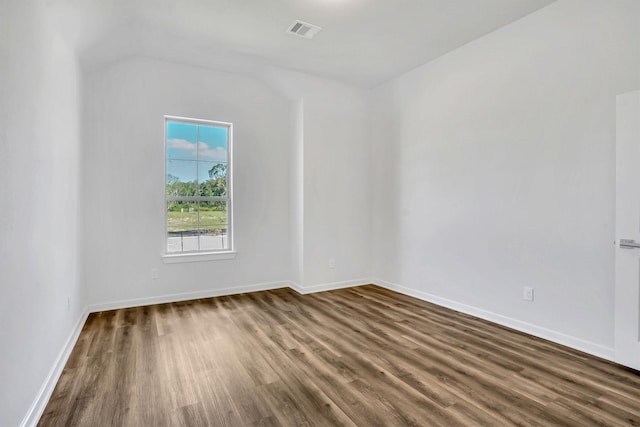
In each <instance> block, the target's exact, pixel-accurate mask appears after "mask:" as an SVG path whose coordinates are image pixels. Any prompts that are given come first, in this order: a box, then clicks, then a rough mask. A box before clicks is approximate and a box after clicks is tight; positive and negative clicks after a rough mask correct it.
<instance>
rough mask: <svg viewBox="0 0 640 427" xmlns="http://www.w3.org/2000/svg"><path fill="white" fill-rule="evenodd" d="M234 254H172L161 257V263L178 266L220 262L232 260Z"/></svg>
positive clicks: (230, 252) (227, 252)
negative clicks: (189, 263) (187, 263)
mask: <svg viewBox="0 0 640 427" xmlns="http://www.w3.org/2000/svg"><path fill="white" fill-rule="evenodd" d="M235 257H236V252H234V251H226V252H200V253H189V254H172V255H163V256H162V262H164V263H165V264H178V263H183V262H201V261H222V260H225V259H234V258H235Z"/></svg>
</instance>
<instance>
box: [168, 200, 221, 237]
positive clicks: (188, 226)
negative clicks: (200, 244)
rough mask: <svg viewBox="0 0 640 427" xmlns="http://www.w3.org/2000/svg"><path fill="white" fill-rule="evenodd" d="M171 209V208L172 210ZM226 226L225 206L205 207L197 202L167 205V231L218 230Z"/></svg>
mask: <svg viewBox="0 0 640 427" xmlns="http://www.w3.org/2000/svg"><path fill="white" fill-rule="evenodd" d="M172 209H173V210H172ZM226 228H227V210H226V208H225V207H220V208H206V207H202V206H201V207H200V210H199V211H198V206H197V203H185V204H184V206H182V207H174V208H172V207H169V208H168V211H167V231H168V232H170V233H171V232H179V231H197V230H203V231H204V230H219V231H220V232H222V231H223V230H226Z"/></svg>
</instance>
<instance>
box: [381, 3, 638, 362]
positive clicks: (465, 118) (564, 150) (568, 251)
mask: <svg viewBox="0 0 640 427" xmlns="http://www.w3.org/2000/svg"><path fill="white" fill-rule="evenodd" d="M639 17H640V2H637V1H634V0H612V1H600V0H561V1H558V2H556V3H554V4H552V5H550V6H548V7H546V8H544V9H542V10H540V11H538V12H535V13H533V14H532V15H529V16H527V17H525V18H523V19H521V20H519V21H517V22H515V23H513V24H511V25H509V26H507V27H504V28H502V29H500V30H498V31H495V32H493V33H491V34H489V35H487V36H485V37H483V38H481V39H478V40H476V41H474V42H472V43H470V44H468V45H466V46H464V47H462V48H460V49H457V50H455V51H453V52H451V53H449V54H447V55H445V56H443V57H441V58H439V59H437V60H435V61H433V62H431V63H428V64H426V65H424V66H422V67H420V68H417V69H415V70H413V71H412V72H410V73H408V74H406V75H404V76H402V77H400V78H397V79H395V80H393V81H391V82H389V83H387V84H385V85H383V86H381V87H379V88H377V89H375V90H374V91H373V92H372V96H371V116H372V135H373V144H374V148H373V160H372V165H373V171H374V176H375V177H374V188H375V189H376V192H375V198H374V202H373V212H374V217H373V218H374V225H373V227H374V256H373V265H374V266H375V267H374V275H375V276H377V277H379V278H381V279H384V280H386V281H389V282H392V283H397V284H399V285H402V286H405V287H407V288H410V289H413V290H414V291H418V292H422V293H424V294H425V295H430V296H431V297H434V298H435V299H441V301H446V300H449V301H452V302H455V303H460V304H464V305H467V306H470V307H472V308H473V309H474V310H475V311H477V312H482V311H484V312H486V313H490V314H495V315H497V317H500V316H504V317H502V319H503V320H504V321H506V322H507V323H511V324H519V325H526V324H530V325H533V326H534V327H533V329H534V330H538V331H542V332H544V330H545V329H546V330H547V332H549V333H543V334H546V335H547V336H552V335H554V334H556V333H557V334H556V336H557V337H558V336H560V337H561V336H565V337H571V339H573V341H572V344H574V345H578V346H582V347H583V348H588V349H590V350H591V351H596V352H597V351H599V350H602V352H604V353H608V354H610V349H611V347H612V346H613V277H614V271H613V247H614V246H613V240H614V195H615V179H614V178H615V174H614V172H615V171H614V166H615V156H614V150H615V98H616V94H619V93H623V92H627V91H630V90H632V89H636V88H638V87H640V25H638V24H639V21H640V19H639ZM523 286H532V287H534V288H535V302H533V303H529V302H525V301H523V299H522V288H523ZM511 320H513V321H514V322H512V321H511ZM581 340H582V341H583V342H581Z"/></svg>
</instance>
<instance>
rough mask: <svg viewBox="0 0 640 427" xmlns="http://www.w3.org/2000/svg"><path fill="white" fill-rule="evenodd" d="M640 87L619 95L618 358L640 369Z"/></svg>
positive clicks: (617, 211) (616, 309)
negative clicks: (627, 242) (630, 244)
mask: <svg viewBox="0 0 640 427" xmlns="http://www.w3.org/2000/svg"><path fill="white" fill-rule="evenodd" d="M622 239H632V240H634V241H635V242H639V243H640V90H637V91H634V92H629V93H625V94H621V95H618V96H617V98H616V249H615V252H616V255H615V272H616V277H615V311H614V313H615V327H614V329H615V331H614V332H615V333H614V336H615V360H616V362H618V363H620V364H622V365H625V366H628V367H631V368H634V369H638V370H640V248H636V249H625V248H621V247H620V244H621V240H622Z"/></svg>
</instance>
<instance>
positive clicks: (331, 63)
mask: <svg viewBox="0 0 640 427" xmlns="http://www.w3.org/2000/svg"><path fill="white" fill-rule="evenodd" d="M553 1H555V0H49V1H48V4H49V11H50V13H51V16H52V17H53V22H54V23H55V24H56V25H58V26H59V27H60V29H61V31H62V33H63V35H64V36H65V38H67V39H68V40H69V41H70V42H71V43H72V44H73V45H74V47H76V48H77V50H78V52H79V56H80V58H81V61H82V63H83V64H84V66H85V67H87V68H88V69H96V68H100V67H102V66H105V65H107V64H109V63H111V62H113V61H117V60H119V59H122V58H125V57H128V56H132V55H145V56H153V57H158V58H162V59H167V60H172V61H178V62H183V63H188V64H194V65H201V66H207V67H213V68H219V69H224V70H230V71H236V72H247V73H255V72H259V71H260V70H261V69H264V68H265V67H268V66H277V67H282V68H288V69H293V70H298V71H302V72H306V73H310V74H315V75H319V76H323V77H327V78H332V79H335V80H339V81H343V82H346V83H350V84H353V85H356V86H360V87H373V86H376V85H378V84H380V83H382V82H384V81H386V80H389V79H391V78H393V77H395V76H397V75H399V74H402V73H404V72H406V71H409V70H411V69H412V68H415V67H416V66H418V65H421V64H424V63H426V62H428V61H430V60H432V59H434V58H437V57H438V56H441V55H443V54H444V53H446V52H448V51H451V50H453V49H455V48H457V47H459V46H461V45H464V44H466V43H468V42H470V41H472V40H474V39H477V38H478V37H481V36H483V35H484V34H487V33H489V32H491V31H493V30H495V29H497V28H499V27H502V26H504V25H506V24H509V23H511V22H513V21H515V20H517V19H519V18H521V17H523V16H525V15H527V14H529V13H531V12H533V11H535V10H538V9H540V8H542V7H544V6H546V5H548V4H550V3H552V2H553ZM295 19H300V20H302V21H306V22H309V23H312V24H315V25H318V26H320V27H322V28H323V30H322V31H321V32H320V33H319V34H318V35H317V36H316V37H315V38H314V39H312V40H307V39H304V38H300V37H296V36H293V35H290V34H287V33H286V30H287V28H288V27H289V26H290V25H291V23H292V22H293V21H294V20H295Z"/></svg>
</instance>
